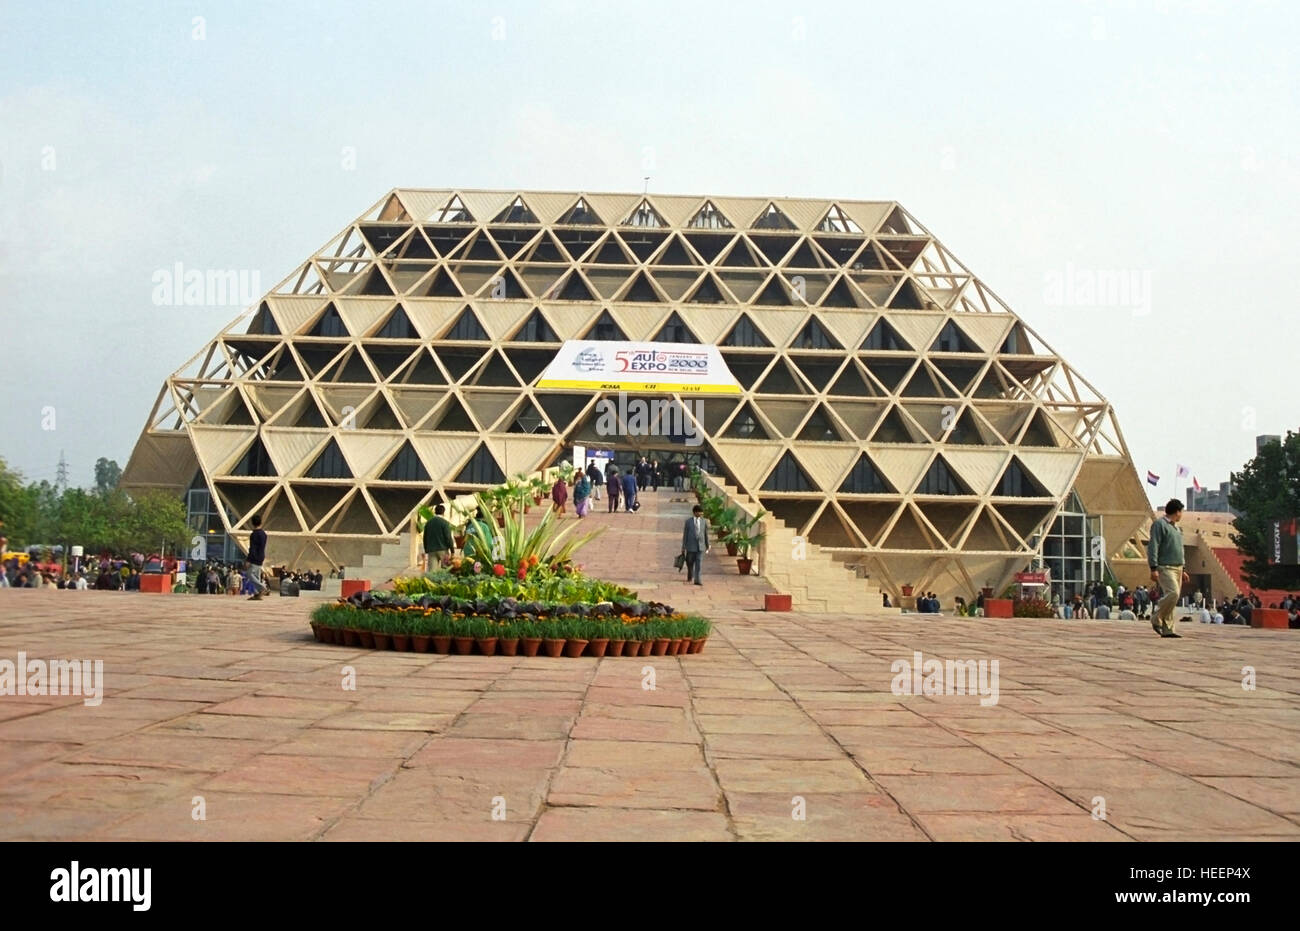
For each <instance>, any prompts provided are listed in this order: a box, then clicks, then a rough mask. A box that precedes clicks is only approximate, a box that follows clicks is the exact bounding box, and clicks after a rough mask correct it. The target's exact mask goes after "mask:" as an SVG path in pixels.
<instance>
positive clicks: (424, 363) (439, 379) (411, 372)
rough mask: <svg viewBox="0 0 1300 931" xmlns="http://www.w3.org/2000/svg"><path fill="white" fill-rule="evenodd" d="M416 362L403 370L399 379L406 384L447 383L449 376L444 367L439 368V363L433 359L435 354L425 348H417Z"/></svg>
mask: <svg viewBox="0 0 1300 931" xmlns="http://www.w3.org/2000/svg"><path fill="white" fill-rule="evenodd" d="M413 358H414V360H415V361H414V362H412V363H410V364H409V365H408V366H407V367H406V368H405V369H403V370H402V375H401V377H400V378H399V379H398V381H400V382H401V383H402V384H404V385H445V384H447V378H446V376H444V375H443V374H442V369H440V368H438V363H436V362H434V361H433V356H431V355H429V353H428V352H427V351H426V350H424V349H418V350H416V352H415V354H414V356H413Z"/></svg>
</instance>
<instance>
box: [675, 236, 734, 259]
mask: <svg viewBox="0 0 1300 931" xmlns="http://www.w3.org/2000/svg"><path fill="white" fill-rule="evenodd" d="M731 240H732V237H731V236H729V235H725V234H719V233H687V234H686V241H687V242H689V243H690V244H691V248H692V249H694V250H695V251H696V253H697V254H698V255H699V257H700V258H702V259H703V260H704V261H705V262H707V263H708V264H710V265H712V264H713V262H714V261H715V260H716V259H717V258H718V256H719V255H720V254H721V253H722V250H723V249H725V248H726V247H727V243H729V242H731Z"/></svg>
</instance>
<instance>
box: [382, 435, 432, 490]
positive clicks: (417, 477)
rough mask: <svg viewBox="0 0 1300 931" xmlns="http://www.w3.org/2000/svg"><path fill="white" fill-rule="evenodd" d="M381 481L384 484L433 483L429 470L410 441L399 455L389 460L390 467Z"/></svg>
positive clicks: (383, 474)
mask: <svg viewBox="0 0 1300 931" xmlns="http://www.w3.org/2000/svg"><path fill="white" fill-rule="evenodd" d="M379 480H380V481H383V482H428V481H432V479H430V478H429V470H428V469H426V468H425V467H424V463H423V462H421V461H420V457H419V456H418V455H416V452H415V449H414V447H412V446H411V441H410V440H407V441H406V442H405V443H403V444H402V448H401V449H399V450H398V451H397V455H396V456H394V457H393V458H392V459H390V460H389V462H388V465H387V466H386V467H385V468H384V471H383V473H382V474H381V475H380V476H379Z"/></svg>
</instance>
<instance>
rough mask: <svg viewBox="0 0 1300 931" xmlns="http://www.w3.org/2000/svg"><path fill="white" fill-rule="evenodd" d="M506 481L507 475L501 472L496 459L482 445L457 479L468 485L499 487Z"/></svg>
mask: <svg viewBox="0 0 1300 931" xmlns="http://www.w3.org/2000/svg"><path fill="white" fill-rule="evenodd" d="M505 480H506V475H505V473H504V472H502V471H501V466H499V465H497V461H496V459H495V458H493V456H492V454H491V453H490V452H488V448H487V447H486V446H484V445H483V444H481V443H480V444H479V447H478V449H476V450H474V455H472V456H470V457H469V462H467V463H465V467H464V468H463V469H461V470H460V472H459V473H458V474H457V475H456V478H455V481H457V482H463V483H465V484H468V485H499V484H501V483H502V482H504V481H505Z"/></svg>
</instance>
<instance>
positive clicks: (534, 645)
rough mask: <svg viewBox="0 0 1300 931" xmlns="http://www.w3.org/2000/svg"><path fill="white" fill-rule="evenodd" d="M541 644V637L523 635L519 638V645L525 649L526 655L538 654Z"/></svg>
mask: <svg viewBox="0 0 1300 931" xmlns="http://www.w3.org/2000/svg"><path fill="white" fill-rule="evenodd" d="M541 646H542V638H541V637H521V638H520V640H519V647H520V649H522V650H523V653H524V656H536V655H537V651H538V650H539V649H540V648H541Z"/></svg>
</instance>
